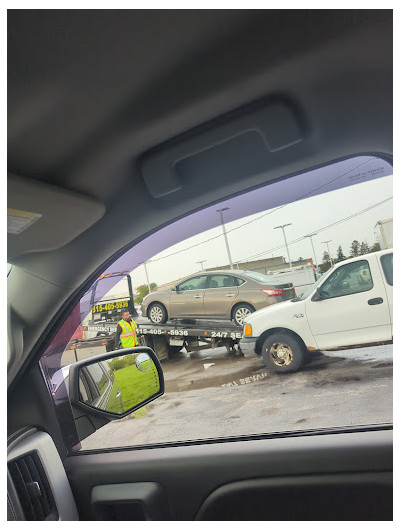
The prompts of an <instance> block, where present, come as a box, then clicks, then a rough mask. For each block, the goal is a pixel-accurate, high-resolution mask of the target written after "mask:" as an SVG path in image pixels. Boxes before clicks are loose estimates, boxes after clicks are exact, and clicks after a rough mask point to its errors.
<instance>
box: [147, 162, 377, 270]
mask: <svg viewBox="0 0 400 531" xmlns="http://www.w3.org/2000/svg"><path fill="white" fill-rule="evenodd" d="M377 158H378V157H371V158H370V159H368V160H366V161H364V162H362V163H361V164H358V165H357V166H355V167H353V168H351V170H348V171H347V172H345V173H342V174H340V175H339V176H338V177H335V178H334V179H332V180H330V181H328V182H327V183H324V184H322V185H320V186H317V187H316V188H313V189H312V190H309V191H308V192H306V193H305V194H303V195H301V196H299V197H298V198H297V199H294V200H293V201H291V203H295V202H296V201H300V200H301V199H305V198H306V197H307V196H309V195H310V194H312V193H314V192H317V191H318V190H320V189H321V188H324V187H325V186H327V185H329V184H332V183H333V182H335V181H337V180H338V179H341V178H343V177H345V176H346V175H348V174H349V173H352V172H353V171H355V170H357V169H358V168H360V167H361V166H364V165H365V164H368V163H369V162H371V161H372V160H376V159H377ZM291 203H286V204H284V205H280V206H278V207H276V208H274V209H273V210H269V211H268V212H265V213H264V214H262V215H261V216H258V217H257V218H254V219H251V220H249V221H246V222H244V223H241V224H240V225H239V226H237V227H234V228H232V229H229V230H227V231H226V233H227V234H229V233H230V232H233V231H235V230H239V229H241V228H242V227H245V226H246V225H249V224H250V223H254V221H258V220H259V219H261V218H264V217H266V216H270V215H272V214H274V213H275V212H277V211H278V210H281V209H282V208H284V207H286V206H287V205H288V204H291ZM221 236H222V235H221V234H218V235H217V236H213V237H211V238H208V239H207V240H204V241H202V242H199V243H196V244H193V245H190V246H189V247H185V249H181V250H180V251H174V252H173V253H169V254H167V255H166V256H161V257H160V258H152V261H153V262H158V261H159V260H164V258H169V257H171V256H175V255H177V254H179V253H183V252H185V251H189V250H190V249H193V248H195V247H198V246H199V245H203V244H205V243H208V242H211V241H213V240H216V239H217V238H221ZM280 248H281V247H278V249H280ZM262 254H264V253H262Z"/></svg>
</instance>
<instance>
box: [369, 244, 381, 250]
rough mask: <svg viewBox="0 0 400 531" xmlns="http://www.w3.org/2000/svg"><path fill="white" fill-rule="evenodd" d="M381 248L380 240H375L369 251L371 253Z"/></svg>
mask: <svg viewBox="0 0 400 531" xmlns="http://www.w3.org/2000/svg"><path fill="white" fill-rule="evenodd" d="M380 250H381V244H380V243H379V242H375V243H374V245H373V246H372V247H370V249H369V252H370V253H376V251H380Z"/></svg>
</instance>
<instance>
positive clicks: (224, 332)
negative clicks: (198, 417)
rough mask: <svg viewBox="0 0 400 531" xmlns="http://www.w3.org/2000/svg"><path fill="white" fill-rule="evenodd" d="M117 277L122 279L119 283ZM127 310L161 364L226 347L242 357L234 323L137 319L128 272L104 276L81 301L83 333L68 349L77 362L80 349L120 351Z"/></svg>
mask: <svg viewBox="0 0 400 531" xmlns="http://www.w3.org/2000/svg"><path fill="white" fill-rule="evenodd" d="M118 277H120V280H119V281H118V280H117V283H116V279H118ZM107 280H111V282H112V284H113V288H112V289H111V290H110V289H107V288H108V287H109V285H107ZM124 309H128V310H129V311H130V312H131V315H132V316H133V318H134V320H135V321H136V323H137V325H138V327H137V329H136V333H137V336H138V340H139V344H140V345H144V346H149V347H151V348H152V349H153V350H154V352H155V353H156V354H157V357H158V359H159V360H160V361H163V360H166V359H169V358H171V357H173V356H174V355H176V354H177V353H178V352H180V351H181V350H182V349H183V348H185V349H186V351H188V352H194V351H199V350H204V349H208V348H216V347H225V348H226V349H227V353H235V354H239V355H240V354H241V350H240V345H239V341H240V339H241V338H242V327H240V326H237V325H235V324H234V323H232V322H231V321H219V322H218V323H217V324H216V323H215V321H209V320H208V321H207V320H171V321H170V322H168V323H166V324H162V325H156V324H153V323H151V322H150V321H149V320H148V319H146V318H144V317H140V316H138V314H137V311H136V309H135V305H134V296H133V290H132V281H131V277H130V274H129V271H120V272H115V273H108V274H106V275H102V276H101V277H99V278H98V279H97V281H96V282H95V283H94V284H93V286H92V287H91V288H90V290H89V291H88V292H87V293H86V294H85V295H84V297H83V298H82V300H81V316H82V317H83V319H82V321H81V322H82V325H81V332H80V333H77V334H74V336H73V338H72V339H71V341H70V343H69V345H68V347H67V349H71V350H74V351H75V358H76V359H77V360H78V359H79V357H80V356H79V351H81V349H86V348H91V349H95V350H94V352H95V353H100V351H102V350H104V349H105V350H106V351H108V352H110V351H112V350H116V349H117V348H119V347H120V345H116V344H115V332H116V329H117V323H118V321H119V320H120V319H121V313H122V311H123V310H124ZM98 347H101V348H98ZM91 352H92V351H91Z"/></svg>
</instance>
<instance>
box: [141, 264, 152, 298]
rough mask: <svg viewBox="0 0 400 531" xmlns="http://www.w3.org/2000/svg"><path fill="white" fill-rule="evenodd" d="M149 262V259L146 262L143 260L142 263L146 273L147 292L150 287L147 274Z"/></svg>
mask: <svg viewBox="0 0 400 531" xmlns="http://www.w3.org/2000/svg"><path fill="white" fill-rule="evenodd" d="M149 262H151V260H147V261H146V262H143V265H144V271H145V273H146V280H147V287H148V288H149V293H151V288H150V282H149V275H148V274H147V264H148V263H149Z"/></svg>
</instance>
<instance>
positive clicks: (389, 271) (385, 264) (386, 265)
mask: <svg viewBox="0 0 400 531" xmlns="http://www.w3.org/2000/svg"><path fill="white" fill-rule="evenodd" d="M381 264H382V269H383V273H384V275H385V278H386V282H387V283H388V284H389V286H393V253H390V254H384V255H383V256H381Z"/></svg>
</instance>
